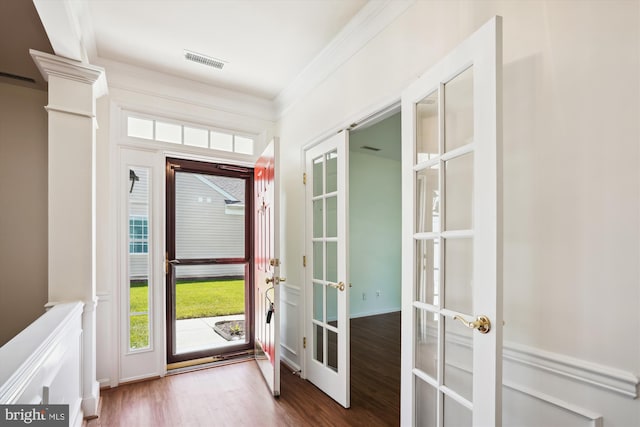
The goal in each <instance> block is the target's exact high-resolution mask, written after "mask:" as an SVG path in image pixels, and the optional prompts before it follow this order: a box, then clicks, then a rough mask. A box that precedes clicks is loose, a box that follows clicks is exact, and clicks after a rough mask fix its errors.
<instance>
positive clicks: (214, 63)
mask: <svg viewBox="0 0 640 427" xmlns="http://www.w3.org/2000/svg"><path fill="white" fill-rule="evenodd" d="M184 57H185V59H186V60H187V61H192V62H197V63H198V64H202V65H208V66H209V67H213V68H217V69H218V70H222V68H223V67H224V65H225V64H227V61H223V60H222V59H217V58H212V57H210V56H206V55H203V54H201V53H197V52H193V51H190V50H187V49H185V50H184Z"/></svg>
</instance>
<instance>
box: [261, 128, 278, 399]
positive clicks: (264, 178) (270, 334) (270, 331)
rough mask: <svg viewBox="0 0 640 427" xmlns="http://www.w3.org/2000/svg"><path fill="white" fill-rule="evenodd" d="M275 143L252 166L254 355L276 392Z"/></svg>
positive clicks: (265, 377) (269, 385)
mask: <svg viewBox="0 0 640 427" xmlns="http://www.w3.org/2000/svg"><path fill="white" fill-rule="evenodd" d="M276 144H277V142H276V141H275V140H272V141H271V142H270V143H269V145H268V146H267V148H266V149H265V150H264V152H263V153H262V155H261V156H260V158H259V159H258V160H257V162H256V164H255V167H254V187H255V193H254V194H255V196H254V197H255V246H254V253H255V273H256V274H255V288H254V296H255V297H254V312H255V339H254V341H255V358H256V362H257V363H258V367H259V368H260V371H261V372H262V375H263V376H264V379H265V381H266V382H267V385H268V387H269V390H270V391H271V392H272V393H273V395H274V396H279V395H280V313H279V311H280V286H278V285H279V284H280V282H283V281H284V280H285V279H284V278H282V277H280V256H279V242H278V236H279V234H278V229H279V217H278V194H279V189H278V179H277V176H276V148H277V147H276Z"/></svg>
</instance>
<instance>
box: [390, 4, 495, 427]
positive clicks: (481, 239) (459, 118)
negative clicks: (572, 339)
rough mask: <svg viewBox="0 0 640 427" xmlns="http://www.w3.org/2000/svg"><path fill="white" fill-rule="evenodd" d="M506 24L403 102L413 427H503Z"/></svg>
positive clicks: (433, 73)
mask: <svg viewBox="0 0 640 427" xmlns="http://www.w3.org/2000/svg"><path fill="white" fill-rule="evenodd" d="M501 28H502V26H501V18H500V17H496V18H493V19H492V20H491V21H489V22H488V23H487V24H485V25H484V26H483V27H482V28H480V29H479V30H478V31H477V32H476V33H474V34H473V35H472V36H471V37H470V38H468V39H467V40H465V41H464V42H463V43H462V44H461V45H459V46H458V47H457V48H455V49H454V50H453V51H452V52H451V53H450V54H449V55H448V56H446V57H445V58H444V59H443V60H442V61H441V62H440V63H438V64H436V65H435V66H434V67H432V68H431V69H430V70H429V71H427V73H426V74H424V75H423V76H422V77H421V78H420V79H419V80H418V81H416V82H415V83H414V84H412V85H411V86H410V87H409V88H408V89H407V90H406V91H405V92H404V93H403V95H402V188H403V193H402V212H403V213H402V215H403V217H402V235H403V236H402V239H403V247H402V263H403V266H402V276H403V279H402V300H403V302H402V386H401V393H402V399H401V402H402V403H401V424H402V425H407V426H408V425H416V426H439V427H442V426H500V425H501V412H502V406H501V389H502V277H501V274H502V273H501V271H502V264H501V259H502V253H501V237H502V236H501V196H500V188H501V182H500V177H501V174H500V156H499V147H500V144H501V136H502V135H501V68H502V54H501V45H502V41H501V40H502V30H501Z"/></svg>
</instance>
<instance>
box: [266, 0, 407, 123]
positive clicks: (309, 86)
mask: <svg viewBox="0 0 640 427" xmlns="http://www.w3.org/2000/svg"><path fill="white" fill-rule="evenodd" d="M414 2H415V0H377V1H369V2H368V3H367V4H366V5H365V6H363V7H362V9H360V11H359V12H358V13H357V14H356V15H355V16H354V17H353V19H351V21H349V23H348V24H347V25H346V26H345V27H344V28H343V29H342V30H341V31H340V32H339V33H338V34H337V35H336V36H335V37H334V39H333V40H332V41H331V42H330V43H329V44H328V45H327V46H326V47H325V48H324V49H323V50H322V51H321V52H320V53H319V54H318V55H317V56H316V57H315V58H314V59H313V60H312V61H311V62H310V63H309V64H308V65H307V66H306V67H305V68H304V70H302V72H301V73H300V74H299V75H298V76H297V77H295V78H294V79H293V81H292V82H291V83H290V84H289V85H288V86H287V87H286V88H284V89H283V90H282V92H280V93H279V94H278V96H276V98H275V100H274V104H275V108H276V117H277V118H278V119H279V118H282V117H283V116H284V115H286V114H287V112H288V111H289V110H290V109H291V108H292V107H293V106H294V105H295V104H296V103H297V102H298V101H300V100H301V99H302V98H303V96H304V95H305V94H307V93H309V92H310V91H311V90H313V89H314V88H316V87H318V85H319V84H320V83H322V82H323V81H324V80H325V79H326V78H327V77H329V76H330V75H331V74H332V73H333V72H334V71H335V70H337V69H338V68H339V67H340V66H341V65H342V64H344V63H345V62H347V61H348V60H349V59H350V58H351V57H353V56H354V55H355V54H356V53H358V52H359V51H360V50H361V49H362V48H363V47H364V46H366V45H367V44H368V43H369V42H370V41H371V40H372V39H373V38H374V37H375V36H376V35H377V34H379V33H380V32H381V31H383V30H384V29H385V28H386V27H387V26H388V25H389V24H390V23H391V22H393V21H394V20H395V19H396V18H397V17H398V16H400V15H401V14H402V13H403V12H404V11H406V10H407V9H408V8H409V7H410V6H411V5H412V4H413V3H414Z"/></svg>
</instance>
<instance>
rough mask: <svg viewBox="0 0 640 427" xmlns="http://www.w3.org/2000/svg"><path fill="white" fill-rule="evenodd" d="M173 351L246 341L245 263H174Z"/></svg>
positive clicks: (217, 346)
mask: <svg viewBox="0 0 640 427" xmlns="http://www.w3.org/2000/svg"><path fill="white" fill-rule="evenodd" d="M172 268H174V271H175V275H174V276H175V305H174V313H175V319H174V321H175V325H174V326H175V328H174V330H175V334H176V353H189V352H192V351H201V350H208V349H213V348H219V347H225V346H229V345H234V344H240V343H246V342H248V340H249V337H248V336H247V334H245V322H244V320H245V281H244V271H245V264H222V265H215V264H204V265H177V266H173V267H172Z"/></svg>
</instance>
